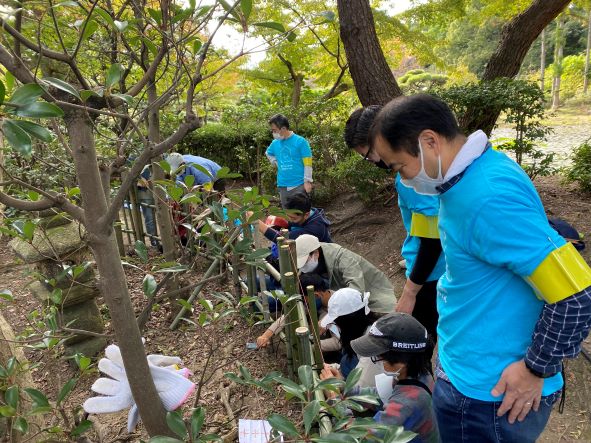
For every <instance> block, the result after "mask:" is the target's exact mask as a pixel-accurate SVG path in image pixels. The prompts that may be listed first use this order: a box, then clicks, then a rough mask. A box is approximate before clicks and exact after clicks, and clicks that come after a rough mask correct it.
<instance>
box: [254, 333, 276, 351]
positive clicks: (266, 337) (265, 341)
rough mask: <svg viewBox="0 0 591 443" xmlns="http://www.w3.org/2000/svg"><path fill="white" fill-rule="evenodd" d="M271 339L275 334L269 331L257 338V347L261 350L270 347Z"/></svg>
mask: <svg viewBox="0 0 591 443" xmlns="http://www.w3.org/2000/svg"><path fill="white" fill-rule="evenodd" d="M271 337H273V333H272V332H270V331H269V330H266V331H265V333H264V334H263V335H261V336H259V337H257V346H258V347H259V348H266V347H267V346H269V342H270V341H271Z"/></svg>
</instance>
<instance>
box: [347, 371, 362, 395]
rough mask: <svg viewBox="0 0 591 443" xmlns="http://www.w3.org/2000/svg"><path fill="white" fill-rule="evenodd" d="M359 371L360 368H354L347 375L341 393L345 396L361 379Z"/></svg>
mask: <svg viewBox="0 0 591 443" xmlns="http://www.w3.org/2000/svg"><path fill="white" fill-rule="evenodd" d="M361 371H362V370H361V368H355V369H353V370H352V371H351V372H350V373H349V375H348V376H347V380H346V381H345V389H344V391H343V392H344V394H345V395H346V394H347V393H348V392H349V391H350V390H351V389H353V388H354V387H355V385H356V384H357V382H358V381H359V379H360V378H361Z"/></svg>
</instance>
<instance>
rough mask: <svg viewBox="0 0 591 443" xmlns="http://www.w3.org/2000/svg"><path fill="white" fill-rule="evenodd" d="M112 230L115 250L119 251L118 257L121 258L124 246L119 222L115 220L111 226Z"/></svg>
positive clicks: (123, 253)
mask: <svg viewBox="0 0 591 443" xmlns="http://www.w3.org/2000/svg"><path fill="white" fill-rule="evenodd" d="M113 230H114V231H115V238H116V239H117V249H119V255H120V256H121V257H123V256H124V255H125V246H124V245H123V231H122V230H121V220H119V219H117V220H115V223H114V224H113Z"/></svg>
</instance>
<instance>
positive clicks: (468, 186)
mask: <svg viewBox="0 0 591 443" xmlns="http://www.w3.org/2000/svg"><path fill="white" fill-rule="evenodd" d="M370 140H371V145H370V146H371V149H375V152H376V153H377V154H378V156H379V157H380V159H381V160H383V161H384V163H386V165H387V166H388V167H390V168H391V169H393V170H394V171H396V172H399V173H400V176H401V180H402V182H403V183H404V184H406V185H407V186H412V187H413V188H414V189H415V191H417V192H418V193H421V194H426V195H439V198H440V211H439V232H440V236H441V242H442V246H443V251H444V253H445V259H446V271H445V274H444V275H443V276H442V277H441V279H440V280H439V285H438V294H437V297H438V299H437V309H438V311H439V325H438V328H437V332H438V335H439V365H438V368H437V377H438V380H437V383H436V385H435V392H434V393H433V402H434V408H435V412H436V415H437V420H438V423H439V426H440V433H441V438H442V440H443V441H444V442H446V441H450V442H451V441H453V442H475V441H478V442H481V441H482V442H489V441H492V442H500V441H503V442H534V441H535V440H536V439H537V438H538V436H539V435H540V434H541V433H542V431H543V429H544V427H545V425H546V423H547V420H548V417H549V416H550V411H551V409H552V405H553V403H554V402H555V401H556V399H557V397H558V396H559V393H560V391H561V388H562V386H563V380H562V376H561V368H562V360H563V358H565V357H574V356H576V355H577V354H578V352H579V351H580V345H581V342H582V340H583V339H584V338H585V337H586V336H587V334H588V332H589V329H590V328H591V269H590V268H589V266H588V265H587V264H586V263H585V261H584V259H583V258H582V257H581V256H580V255H579V253H578V252H577V251H576V250H575V248H574V247H573V246H572V244H570V243H567V242H565V240H564V239H563V238H562V237H561V236H560V235H559V234H558V233H557V232H556V231H555V230H554V229H552V227H551V226H550V225H549V224H548V220H547V218H546V214H545V213H544V208H543V206H542V203H541V201H540V198H539V196H538V194H537V192H536V190H535V188H534V186H533V184H532V183H531V181H530V180H529V178H528V177H527V175H526V174H525V173H524V172H523V170H522V169H521V168H520V167H519V165H517V164H516V163H515V162H514V161H513V160H511V159H510V158H508V157H507V156H506V155H505V154H503V153H500V152H498V151H495V150H493V149H490V143H489V142H488V138H487V136H486V134H484V133H483V132H482V131H477V132H475V133H473V134H471V135H470V136H469V137H465V136H464V135H463V134H462V133H461V132H460V130H459V128H458V125H457V122H456V120H455V118H454V116H453V113H452V112H451V110H450V109H449V107H448V106H447V105H446V104H445V103H443V102H442V101H440V100H439V99H436V98H435V97H433V96H429V95H426V94H417V95H414V96H406V97H398V98H396V99H394V100H392V101H391V102H390V103H388V104H387V105H386V106H384V108H383V109H382V110H381V111H380V113H379V114H378V116H377V117H376V119H375V122H374V125H373V127H372V131H371V139H370Z"/></svg>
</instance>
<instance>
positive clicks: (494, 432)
mask: <svg viewBox="0 0 591 443" xmlns="http://www.w3.org/2000/svg"><path fill="white" fill-rule="evenodd" d="M559 397H560V391H558V392H556V393H554V394H552V395H548V396H546V397H542V401H541V403H540V408H539V410H538V412H534V411H533V410H532V411H530V412H529V414H527V416H526V417H525V420H523V421H522V422H519V421H517V420H516V421H515V423H513V424H510V423H509V421H508V420H507V417H508V416H509V414H508V413H507V414H505V415H503V416H502V417H497V411H498V409H499V407H500V406H501V402H500V401H498V402H488V401H481V400H476V399H473V398H470V397H466V396H465V395H462V394H461V393H460V391H458V390H457V389H456V388H454V387H453V385H452V384H451V383H449V382H447V381H445V380H442V379H441V378H438V379H437V382H436V383H435V390H434V392H433V409H434V411H435V415H436V417H437V424H438V426H439V433H440V435H441V441H442V442H443V443H448V442H449V443H456V442H457V443H488V442H491V443H492V442H494V443H501V442H502V443H513V442H515V443H530V442H531V443H534V442H535V441H536V439H537V438H538V437H539V436H540V434H541V433H542V431H543V430H544V428H545V427H546V423H547V422H548V418H549V417H550V412H551V411H552V406H553V405H554V403H555V402H556V400H558V398H559Z"/></svg>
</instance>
